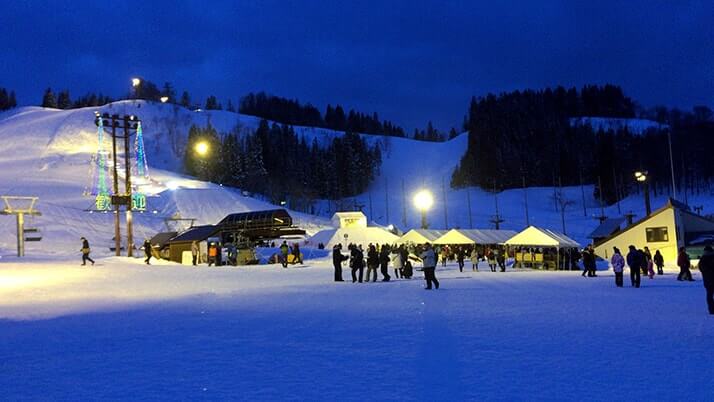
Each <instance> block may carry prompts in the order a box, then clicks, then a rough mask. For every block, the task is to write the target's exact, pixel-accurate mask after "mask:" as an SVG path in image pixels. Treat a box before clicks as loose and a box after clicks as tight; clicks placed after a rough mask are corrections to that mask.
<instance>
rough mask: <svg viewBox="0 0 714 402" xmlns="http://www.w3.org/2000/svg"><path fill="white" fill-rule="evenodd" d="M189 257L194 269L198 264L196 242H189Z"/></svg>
mask: <svg viewBox="0 0 714 402" xmlns="http://www.w3.org/2000/svg"><path fill="white" fill-rule="evenodd" d="M191 257H192V260H193V266H194V267H195V266H196V263H197V262H198V261H197V260H198V242H197V241H196V240H194V241H192V242H191Z"/></svg>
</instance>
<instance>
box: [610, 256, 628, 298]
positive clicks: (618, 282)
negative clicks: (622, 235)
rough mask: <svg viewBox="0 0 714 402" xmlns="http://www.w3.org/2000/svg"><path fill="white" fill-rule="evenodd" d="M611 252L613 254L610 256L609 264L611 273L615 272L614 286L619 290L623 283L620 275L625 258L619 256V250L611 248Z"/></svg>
mask: <svg viewBox="0 0 714 402" xmlns="http://www.w3.org/2000/svg"><path fill="white" fill-rule="evenodd" d="M613 251H614V254H612V258H611V259H610V264H612V271H613V272H615V286H617V287H618V288H621V287H622V282H623V280H622V279H623V278H622V275H623V271H624V268H625V258H624V257H622V254H620V249H619V248H617V247H613Z"/></svg>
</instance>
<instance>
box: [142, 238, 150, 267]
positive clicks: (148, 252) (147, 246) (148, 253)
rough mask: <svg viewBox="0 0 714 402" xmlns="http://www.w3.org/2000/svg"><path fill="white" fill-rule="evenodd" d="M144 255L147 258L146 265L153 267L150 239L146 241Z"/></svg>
mask: <svg viewBox="0 0 714 402" xmlns="http://www.w3.org/2000/svg"><path fill="white" fill-rule="evenodd" d="M144 255H145V256H146V259H145V260H144V262H145V263H146V265H151V263H150V262H149V260H150V259H151V242H150V241H149V239H146V240H144Z"/></svg>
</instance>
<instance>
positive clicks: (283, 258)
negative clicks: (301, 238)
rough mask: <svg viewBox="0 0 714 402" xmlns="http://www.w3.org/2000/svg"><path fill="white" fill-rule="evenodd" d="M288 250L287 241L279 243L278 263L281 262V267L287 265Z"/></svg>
mask: <svg viewBox="0 0 714 402" xmlns="http://www.w3.org/2000/svg"><path fill="white" fill-rule="evenodd" d="M288 252H290V247H288V243H287V242H286V241H285V240H283V244H281V245H280V263H281V264H283V268H287V267H288Z"/></svg>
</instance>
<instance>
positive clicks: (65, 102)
mask: <svg viewBox="0 0 714 402" xmlns="http://www.w3.org/2000/svg"><path fill="white" fill-rule="evenodd" d="M71 107H72V100H71V99H70V97H69V90H68V89H65V90H64V91H60V93H59V94H58V95H57V108H59V109H69V108H71Z"/></svg>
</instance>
